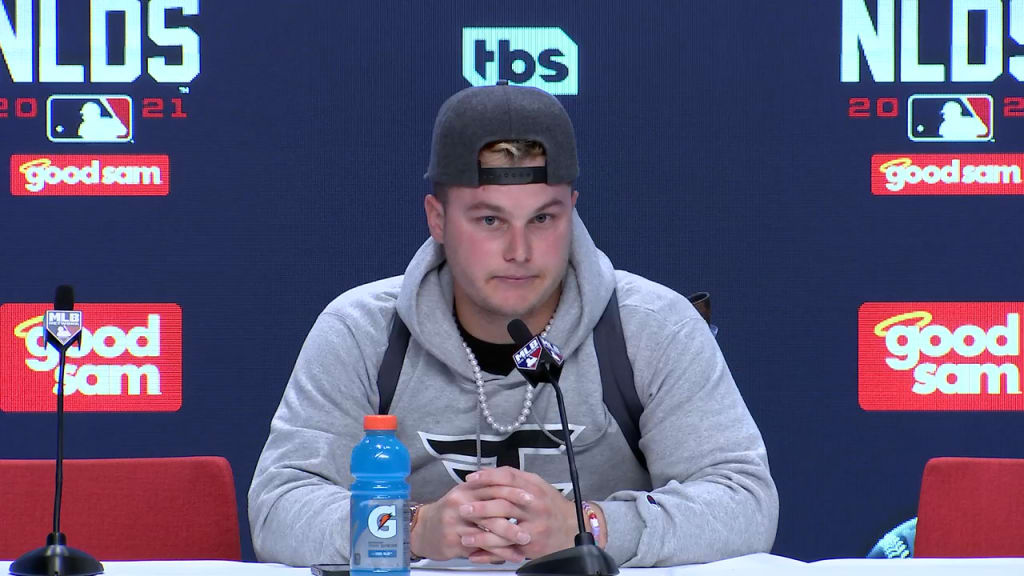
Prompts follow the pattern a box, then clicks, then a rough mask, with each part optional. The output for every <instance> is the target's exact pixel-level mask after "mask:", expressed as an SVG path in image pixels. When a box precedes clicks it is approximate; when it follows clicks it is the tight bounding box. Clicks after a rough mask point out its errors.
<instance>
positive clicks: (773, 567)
mask: <svg viewBox="0 0 1024 576" xmlns="http://www.w3.org/2000/svg"><path fill="white" fill-rule="evenodd" d="M0 566H4V567H5V568H6V567H8V566H10V563H9V562H0ZM103 567H104V568H105V569H106V572H105V574H107V575H108V576H309V568H292V567H290V566H282V565H280V564H256V563H249V562H221V561H209V560H194V561H185V562H181V561H177V562H104V563H103ZM6 573H7V570H4V572H3V573H0V576H2V575H3V574H6ZM620 573H621V574H622V576H700V575H703V574H708V575H716V576H717V575H725V574H729V575H737V576H746V575H749V576H788V575H790V574H796V575H798V576H802V575H809V576H817V575H822V576H996V575H1000V576H1002V575H1007V576H1009V575H1013V576H1019V575H1021V574H1024V558H978V559H948V560H947V559H933V558H913V559H907V560H867V559H862V558H852V559H839V560H822V561H819V562H809V563H808V562H800V561H799V560H793V559H790V558H783V557H782V556H772V555H770V554H752V555H750V556H742V557H740V558H732V559H730V560H723V561H721V562H713V563H711V564H696V565H690V566H672V567H668V568H623V569H622V570H621V572H620ZM453 574H460V575H465V576H469V575H473V576H477V575H479V576H509V574H510V572H509V571H508V570H480V569H471V570H457V571H453V570H428V569H415V570H414V571H413V575H414V576H452V575H453Z"/></svg>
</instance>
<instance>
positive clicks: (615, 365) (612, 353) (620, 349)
mask: <svg viewBox="0 0 1024 576" xmlns="http://www.w3.org/2000/svg"><path fill="white" fill-rule="evenodd" d="M594 350H595V351H596V352H597V365H598V368H599V370H600V371H601V388H602V389H603V390H604V404H605V406H607V407H608V411H609V412H611V415H612V417H613V418H615V422H616V423H617V424H618V425H619V429H621V430H622V434H623V436H625V437H626V443H627V444H629V448H630V450H632V451H633V455H634V456H636V459H637V461H638V462H640V465H641V466H643V467H644V468H645V469H646V468H647V459H646V458H645V457H644V453H643V452H641V451H640V415H641V414H642V413H643V411H644V405H643V404H642V403H641V402H640V397H639V396H638V395H637V393H636V384H635V383H634V382H633V365H632V364H630V362H629V356H628V355H627V354H626V337H625V335H624V334H623V332H622V318H621V317H620V316H619V299H618V297H617V296H616V294H615V292H614V291H612V297H611V299H609V300H608V306H606V307H605V309H604V313H603V314H601V319H600V320H598V321H597V325H596V326H594Z"/></svg>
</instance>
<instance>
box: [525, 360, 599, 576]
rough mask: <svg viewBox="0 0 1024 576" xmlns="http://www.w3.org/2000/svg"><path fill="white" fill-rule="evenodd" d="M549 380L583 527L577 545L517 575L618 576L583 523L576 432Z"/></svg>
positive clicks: (554, 384) (555, 385)
mask: <svg viewBox="0 0 1024 576" xmlns="http://www.w3.org/2000/svg"><path fill="white" fill-rule="evenodd" d="M549 374H550V372H549ZM548 380H549V383H550V384H551V387H552V388H554V390H555V399H556V400H557V401H558V417H559V418H560V419H561V421H562V430H565V454H566V456H568V457H569V478H570V479H571V480H572V493H573V494H574V495H575V496H576V501H575V503H576V523H577V524H578V526H579V534H577V535H576V546H574V547H572V548H566V549H565V550H559V551H557V552H552V553H551V554H548V555H547V556H541V557H540V558H534V559H533V560H530V561H529V562H527V563H525V564H523V565H522V566H520V567H519V569H518V570H516V574H519V576H614V575H616V574H618V573H619V567H618V564H616V562H615V560H614V559H613V558H612V557H611V555H610V554H608V553H607V552H605V551H604V550H602V549H601V547H600V546H598V545H597V544H596V543H595V542H594V535H593V534H591V533H590V531H589V530H587V528H586V523H585V522H584V520H583V505H582V503H581V502H580V497H581V496H580V480H579V475H578V474H577V472H576V457H575V455H574V453H573V449H572V431H571V430H570V429H569V422H568V419H567V418H566V416H565V402H564V401H563V400H562V389H561V387H560V386H559V385H558V383H557V382H555V380H556V378H548Z"/></svg>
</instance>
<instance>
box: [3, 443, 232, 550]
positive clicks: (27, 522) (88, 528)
mask: <svg viewBox="0 0 1024 576" xmlns="http://www.w3.org/2000/svg"><path fill="white" fill-rule="evenodd" d="M53 482H54V461H53V460H0V558H3V559H9V560H13V559H15V558H17V557H18V556H20V555H21V554H23V553H25V552H27V551H29V550H32V549H35V548H39V547H41V546H43V545H44V544H45V543H46V535H47V534H49V533H50V532H51V530H52V529H53ZM62 500H63V502H62V506H61V507H62V514H61V531H62V532H64V534H66V535H67V538H68V545H69V546H71V547H72V548H78V549H81V550H85V551H86V552H88V553H89V554H91V555H92V556H93V557H94V558H96V559H97V560H100V561H101V562H102V561H105V560H192V559H216V560H241V548H240V542H239V533H238V511H237V508H236V501H235V484H234V478H233V476H232V474H231V465H230V464H228V461H227V460H225V459H224V458H221V457H216V456H196V457H187V458H119V459H104V460H65V461H64V493H63V498H62Z"/></svg>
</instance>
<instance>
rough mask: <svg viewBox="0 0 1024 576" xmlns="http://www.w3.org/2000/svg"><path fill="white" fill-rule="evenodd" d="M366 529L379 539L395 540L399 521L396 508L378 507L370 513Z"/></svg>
mask: <svg viewBox="0 0 1024 576" xmlns="http://www.w3.org/2000/svg"><path fill="white" fill-rule="evenodd" d="M366 527H367V528H368V529H369V530H370V534H373V535H374V536H376V537H377V538H393V537H394V536H395V535H396V534H398V519H397V518H396V517H395V507H394V506H393V505H391V506H377V507H376V508H374V509H373V510H372V511H371V512H370V517H369V518H368V521H367V522H366Z"/></svg>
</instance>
